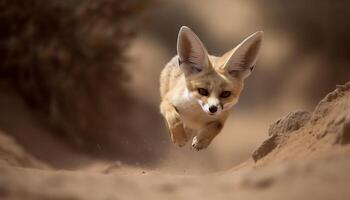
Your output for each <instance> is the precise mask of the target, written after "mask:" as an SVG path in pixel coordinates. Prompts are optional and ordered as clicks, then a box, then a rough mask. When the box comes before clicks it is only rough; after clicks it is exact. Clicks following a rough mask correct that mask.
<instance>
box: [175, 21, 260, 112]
mask: <svg viewBox="0 0 350 200" xmlns="http://www.w3.org/2000/svg"><path fill="white" fill-rule="evenodd" d="M262 37H263V32H256V33H254V34H252V35H251V36H249V37H248V38H247V39H245V40H244V41H243V42H241V43H240V44H239V45H237V46H236V47H235V48H234V49H232V50H231V51H229V52H227V53H226V54H224V55H223V56H221V57H216V56H210V55H209V54H208V52H207V50H206V48H205V46H204V45H203V43H202V42H201V40H200V39H199V38H198V36H197V35H196V34H194V33H193V32H192V31H191V29H189V28H188V27H182V28H181V29H180V32H179V36H178V42H177V52H178V62H179V67H180V68H181V70H182V71H183V72H184V75H185V81H186V89H187V91H186V96H187V98H190V99H192V100H195V101H197V102H198V104H199V105H200V106H201V108H202V110H203V111H204V112H205V113H207V114H208V115H209V116H217V115H220V113H222V111H226V110H229V109H230V108H231V107H232V106H233V105H235V104H236V103H237V102H238V98H239V96H240V93H241V91H242V89H243V83H244V80H245V79H246V78H247V77H248V76H249V75H250V74H251V72H252V70H253V68H254V66H255V62H256V59H257V55H258V52H259V48H260V46H261V41H262Z"/></svg>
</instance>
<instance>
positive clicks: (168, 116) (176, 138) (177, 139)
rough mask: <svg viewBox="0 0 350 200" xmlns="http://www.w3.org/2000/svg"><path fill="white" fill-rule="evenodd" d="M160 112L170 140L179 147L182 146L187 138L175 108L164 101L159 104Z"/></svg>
mask: <svg viewBox="0 0 350 200" xmlns="http://www.w3.org/2000/svg"><path fill="white" fill-rule="evenodd" d="M160 110H161V113H162V115H163V116H164V118H165V121H166V124H167V126H168V129H169V131H170V135H171V140H172V141H173V143H174V144H176V145H178V146H179V147H182V146H184V145H185V144H186V143H187V141H188V139H189V138H188V136H187V134H186V131H185V128H184V125H183V123H182V120H181V117H180V115H179V113H178V112H177V111H176V108H175V107H174V106H173V105H172V104H171V103H170V102H168V101H166V100H164V101H162V103H161V104H160Z"/></svg>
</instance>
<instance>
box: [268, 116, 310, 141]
mask: <svg viewBox="0 0 350 200" xmlns="http://www.w3.org/2000/svg"><path fill="white" fill-rule="evenodd" d="M310 117H311V115H310V112H307V111H303V110H297V111H293V112H290V113H288V115H286V116H285V117H283V118H281V119H279V120H277V121H276V122H275V123H273V124H272V125H270V128H269V135H270V136H271V135H279V134H285V133H290V132H293V131H295V130H298V129H300V128H301V127H303V126H304V125H305V124H306V123H307V122H308V121H309V120H310Z"/></svg>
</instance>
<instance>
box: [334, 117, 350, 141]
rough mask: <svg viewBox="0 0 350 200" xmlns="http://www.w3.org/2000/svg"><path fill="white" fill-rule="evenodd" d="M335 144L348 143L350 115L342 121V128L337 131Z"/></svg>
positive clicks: (349, 137) (349, 139)
mask: <svg viewBox="0 0 350 200" xmlns="http://www.w3.org/2000/svg"><path fill="white" fill-rule="evenodd" d="M335 141H336V142H335V143H336V144H340V145H346V144H349V143H350V115H348V116H347V117H346V118H345V120H343V125H342V128H341V129H340V130H339V131H338V134H337V137H336V140H335Z"/></svg>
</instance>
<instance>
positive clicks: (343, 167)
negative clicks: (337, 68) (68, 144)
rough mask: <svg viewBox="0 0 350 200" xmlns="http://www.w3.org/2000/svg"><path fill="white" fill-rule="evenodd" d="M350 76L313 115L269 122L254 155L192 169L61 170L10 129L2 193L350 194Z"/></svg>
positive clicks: (76, 198)
mask: <svg viewBox="0 0 350 200" xmlns="http://www.w3.org/2000/svg"><path fill="white" fill-rule="evenodd" d="M349 111H350V82H349V83H347V84H345V85H343V86H337V89H336V90H335V91H333V92H331V93H329V94H328V95H327V96H326V97H325V98H324V99H323V100H321V101H320V103H319V104H318V106H317V107H316V108H315V110H314V111H313V112H312V113H309V112H306V111H295V112H291V113H289V114H288V115H286V116H285V117H283V118H281V119H280V120H278V121H276V122H275V123H274V124H272V125H271V126H270V128H269V131H268V132H269V136H268V138H267V139H266V140H265V141H264V142H263V143H262V144H261V145H260V146H259V147H258V148H257V149H256V150H255V151H254V153H253V156H252V158H251V159H248V160H247V161H245V162H243V163H242V164H240V165H238V166H236V167H233V168H231V169H228V170H225V171H219V172H215V173H201V174H192V173H190V172H186V171H178V172H169V171H167V170H163V169H162V167H159V168H157V166H155V167H152V168H144V167H135V166H128V165H124V164H122V163H119V162H116V163H114V164H108V165H106V164H105V163H96V164H95V165H94V166H90V167H85V168H84V167H81V168H80V169H76V170H71V171H67V170H57V169H54V168H52V167H51V166H49V165H48V164H47V163H43V162H41V161H38V160H37V159H35V158H34V157H33V156H31V155H30V154H29V153H27V152H26V151H25V150H23V148H22V147H21V146H20V145H18V144H16V142H15V141H14V140H13V139H12V138H10V137H9V136H8V135H6V134H4V133H1V135H0V136H1V138H0V142H1V145H0V198H1V199H35V200H37V199H62V200H63V199H69V200H80V199H84V200H85V199H93V200H96V199H106V200H107V199H108V200H109V199H111V200H112V199H141V198H142V199H185V198H186V199H234V198H237V199H350V191H349V186H350V173H348V172H349V169H350V146H349V143H350V115H349V114H350V112H349Z"/></svg>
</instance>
